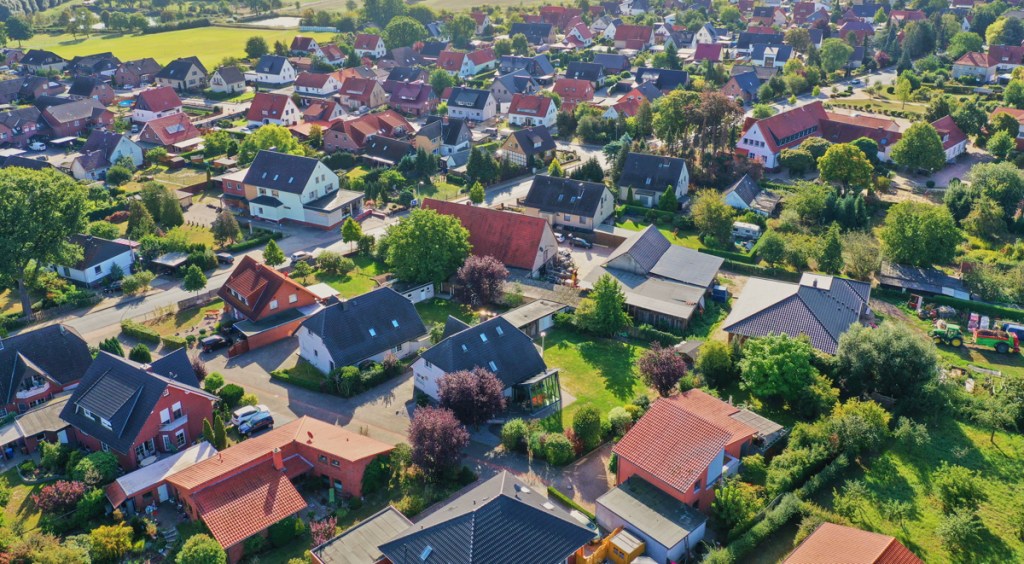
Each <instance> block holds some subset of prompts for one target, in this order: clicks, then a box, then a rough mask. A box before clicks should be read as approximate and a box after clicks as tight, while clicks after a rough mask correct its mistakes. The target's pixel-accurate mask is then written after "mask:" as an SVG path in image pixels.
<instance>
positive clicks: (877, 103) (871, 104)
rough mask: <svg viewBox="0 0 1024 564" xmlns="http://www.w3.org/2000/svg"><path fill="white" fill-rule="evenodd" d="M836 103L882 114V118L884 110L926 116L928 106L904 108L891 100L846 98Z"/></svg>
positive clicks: (919, 105)
mask: <svg viewBox="0 0 1024 564" xmlns="http://www.w3.org/2000/svg"><path fill="white" fill-rule="evenodd" d="M835 103H836V104H844V105H848V106H850V107H851V108H853V109H855V110H862V111H866V112H871V113H875V114H880V116H881V112H882V110H890V111H892V110H896V111H901V112H910V113H912V114H924V111H925V110H926V109H927V108H926V106H924V105H922V104H913V103H907V104H906V106H904V104H903V102H891V101H889V100H847V99H845V98H836V100H835ZM881 117H885V116H881Z"/></svg>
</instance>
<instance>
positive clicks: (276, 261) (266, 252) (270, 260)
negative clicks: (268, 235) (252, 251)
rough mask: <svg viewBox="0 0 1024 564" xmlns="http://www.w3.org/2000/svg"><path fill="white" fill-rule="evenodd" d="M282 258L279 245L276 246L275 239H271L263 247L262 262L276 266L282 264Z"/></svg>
mask: <svg viewBox="0 0 1024 564" xmlns="http://www.w3.org/2000/svg"><path fill="white" fill-rule="evenodd" d="M284 260H285V257H284V251H282V250H281V247H278V246H277V242H276V241H274V240H273V239H271V240H270V241H269V242H268V243H267V246H266V247H264V248H263V262H264V263H266V264H267V266H277V265H280V264H284Z"/></svg>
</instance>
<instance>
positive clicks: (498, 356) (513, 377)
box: [422, 317, 547, 387]
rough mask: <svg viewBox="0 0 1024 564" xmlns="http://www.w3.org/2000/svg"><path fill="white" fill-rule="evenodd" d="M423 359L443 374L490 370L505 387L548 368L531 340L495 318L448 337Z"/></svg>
mask: <svg viewBox="0 0 1024 564" xmlns="http://www.w3.org/2000/svg"><path fill="white" fill-rule="evenodd" d="M445 328H446V329H447V328H448V326H447V324H446V326H445ZM454 329H455V327H453V330H454ZM422 358H423V359H425V360H426V361H428V362H430V363H431V364H433V365H435V366H437V367H438V368H440V369H441V370H442V371H444V372H458V371H460V370H472V369H474V368H483V369H485V370H490V371H491V372H493V373H494V375H495V376H497V377H498V379H499V380H501V381H502V383H504V384H505V386H506V387H509V386H513V385H515V384H518V383H520V382H524V381H526V380H529V379H530V378H533V377H534V376H537V375H538V374H543V373H544V372H546V371H547V365H546V364H544V359H542V358H541V356H540V353H539V352H538V351H537V347H536V346H535V345H534V344H533V341H532V340H531V339H530V337H528V336H526V333H523V332H522V331H520V330H519V329H516V327H515V326H514V325H512V324H511V323H509V322H508V320H507V319H505V318H504V317H495V318H492V319H489V320H487V321H485V322H483V323H481V324H479V325H474V326H472V327H468V328H465V329H463V330H462V331H459V332H456V333H453V334H451V335H446V336H445V338H444V339H443V340H442V341H441V342H440V343H437V344H436V345H434V346H432V347H430V349H428V350H427V351H426V352H424V353H423V355H422Z"/></svg>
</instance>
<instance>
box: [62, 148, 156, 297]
mask: <svg viewBox="0 0 1024 564" xmlns="http://www.w3.org/2000/svg"><path fill="white" fill-rule="evenodd" d="M123 158H127V159H129V160H130V161H131V162H132V165H133V166H135V167H139V166H142V159H143V156H142V147H140V146H139V145H138V144H137V143H135V142H134V141H132V140H131V138H130V137H128V136H127V135H122V134H120V133H114V132H113V131H101V130H99V129H95V130H93V131H92V133H90V134H89V139H88V140H86V142H85V144H84V145H83V146H82V149H81V154H80V155H79V156H77V157H75V159H74V160H73V161H72V162H71V175H72V176H74V177H75V178H76V179H77V180H99V179H101V178H103V177H104V176H105V175H106V173H107V170H108V169H109V168H110V167H111V166H113V165H114V164H116V163H117V162H118V161H119V160H121V159H123ZM125 272H126V273H127V271H125ZM79 281H80V282H86V283H89V281H86V280H79Z"/></svg>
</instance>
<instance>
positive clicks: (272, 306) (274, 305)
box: [270, 300, 277, 309]
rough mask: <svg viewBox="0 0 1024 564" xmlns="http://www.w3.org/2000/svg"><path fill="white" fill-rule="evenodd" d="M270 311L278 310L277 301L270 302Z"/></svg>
mask: <svg viewBox="0 0 1024 564" xmlns="http://www.w3.org/2000/svg"><path fill="white" fill-rule="evenodd" d="M270 309H277V300H270Z"/></svg>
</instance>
